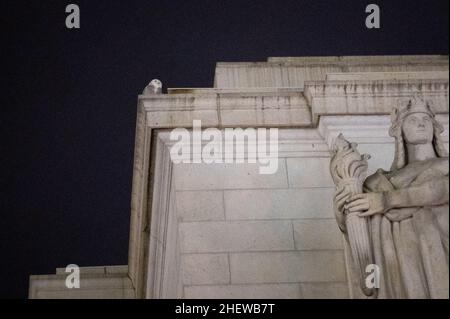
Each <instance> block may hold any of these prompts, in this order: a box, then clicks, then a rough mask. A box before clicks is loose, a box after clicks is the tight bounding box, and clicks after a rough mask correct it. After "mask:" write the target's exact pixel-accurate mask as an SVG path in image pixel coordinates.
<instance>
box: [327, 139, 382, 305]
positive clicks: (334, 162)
mask: <svg viewBox="0 0 450 319" xmlns="http://www.w3.org/2000/svg"><path fill="white" fill-rule="evenodd" d="M369 158H370V156H369V155H367V154H364V155H361V154H360V153H359V152H358V150H357V144H356V143H350V142H348V141H347V140H346V139H345V138H344V136H343V135H342V134H340V135H339V136H338V137H337V138H336V140H335V141H334V145H333V155H332V158H331V162H330V172H331V176H332V178H333V181H334V184H335V186H336V189H342V188H345V189H346V190H347V191H350V193H351V194H352V195H355V194H361V193H362V192H363V184H364V180H365V179H366V177H367V167H368V164H367V160H368V159H369ZM358 214H359V212H356V213H349V212H348V211H344V216H345V217H344V218H345V227H346V233H347V236H348V242H349V244H350V250H351V255H352V257H353V262H354V263H355V265H356V268H357V270H358V271H359V282H360V287H361V289H362V292H363V293H364V295H366V296H372V297H373V296H374V294H375V293H376V292H375V290H374V289H373V288H368V287H367V286H366V283H365V278H366V275H367V274H366V269H367V266H368V265H370V264H374V258H373V253H372V247H371V238H370V231H369V222H368V219H367V218H366V217H360V216H358Z"/></svg>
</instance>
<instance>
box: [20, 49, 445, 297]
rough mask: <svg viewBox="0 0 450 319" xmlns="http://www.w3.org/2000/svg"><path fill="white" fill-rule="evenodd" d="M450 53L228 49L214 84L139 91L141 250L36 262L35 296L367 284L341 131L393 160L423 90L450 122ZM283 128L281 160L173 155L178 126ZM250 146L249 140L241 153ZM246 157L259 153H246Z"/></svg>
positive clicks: (255, 292)
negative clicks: (347, 190) (262, 163)
mask: <svg viewBox="0 0 450 319" xmlns="http://www.w3.org/2000/svg"><path fill="white" fill-rule="evenodd" d="M448 77H449V75H448V56H364V57H363V56H355V57H287V58H269V59H268V60H267V62H258V63H218V64H217V67H216V72H215V78H214V87H213V88H202V89H195V88H193V89H191V88H169V89H168V92H167V94H152V93H151V91H150V90H146V91H145V92H146V94H144V95H140V96H139V98H138V115H137V125H136V140H135V143H136V144H135V155H134V174H133V191H132V203H131V232H130V244H129V261H128V265H126V266H106V267H86V268H82V269H81V287H80V289H67V288H66V287H65V279H66V277H67V274H66V273H65V272H64V269H57V271H56V274H55V275H47V276H31V278H30V292H29V296H30V298H297V299H301V298H359V297H361V296H360V294H359V293H358V290H357V289H356V288H355V287H356V286H355V283H354V279H355V276H354V274H353V273H352V269H351V267H350V266H349V264H350V262H349V256H348V251H347V249H346V246H345V245H344V241H343V237H342V234H341V232H340V230H339V228H338V227H337V224H336V221H335V219H334V214H333V207H332V205H333V201H332V198H333V193H334V184H333V181H332V179H331V176H330V173H329V162H330V156H331V154H330V148H331V145H332V142H333V139H334V138H335V137H336V136H337V135H338V134H339V133H343V134H344V135H345V136H346V137H347V138H348V139H351V140H352V141H354V142H356V143H358V144H359V150H360V151H361V152H364V153H369V154H371V156H372V158H371V160H370V161H369V173H373V172H374V171H375V170H376V169H377V168H380V167H381V168H384V169H386V170H389V168H390V165H391V163H392V160H393V155H394V145H393V138H392V137H390V136H389V135H388V130H389V126H390V118H389V114H390V113H391V110H392V108H393V107H394V106H396V105H399V104H400V103H405V102H407V101H408V100H409V99H410V98H411V97H412V96H414V95H420V96H421V97H422V98H424V99H426V100H427V101H430V103H432V105H433V108H434V111H435V112H436V113H437V120H438V121H439V122H440V123H442V124H443V125H444V127H445V133H444V135H443V138H444V141H445V143H446V147H447V149H448V121H449V118H448V111H449V95H448V94H449V86H448V84H449V80H448ZM194 120H201V123H202V128H203V129H208V128H217V129H219V130H220V131H223V130H225V129H226V128H242V129H245V128H277V129H278V169H277V170H276V173H275V174H271V175H263V174H260V173H259V171H258V165H257V164H254V163H248V162H245V163H232V164H230V163H228V164H206V163H192V164H188V163H182V164H175V163H173V162H172V161H171V158H170V149H171V146H173V145H174V143H175V142H174V141H173V140H171V139H170V133H171V130H172V129H175V128H186V129H188V130H190V129H192V127H193V121H194ZM238 155H239V154H236V156H238ZM240 155H242V156H243V157H244V158H245V154H240Z"/></svg>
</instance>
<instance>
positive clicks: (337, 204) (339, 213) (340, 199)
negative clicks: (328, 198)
mask: <svg viewBox="0 0 450 319" xmlns="http://www.w3.org/2000/svg"><path fill="white" fill-rule="evenodd" d="M351 195H352V194H351V192H350V191H349V190H348V189H347V188H346V187H340V188H339V189H338V190H337V191H336V193H335V194H334V215H335V217H336V221H337V223H338V225H339V228H340V229H341V230H342V231H343V232H345V231H346V230H345V215H344V205H345V203H346V201H347V200H348V199H349V198H350V196H351Z"/></svg>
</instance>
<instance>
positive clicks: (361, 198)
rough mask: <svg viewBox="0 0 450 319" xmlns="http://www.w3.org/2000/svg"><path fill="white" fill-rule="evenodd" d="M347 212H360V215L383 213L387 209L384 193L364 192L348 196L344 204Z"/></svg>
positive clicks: (367, 215)
mask: <svg viewBox="0 0 450 319" xmlns="http://www.w3.org/2000/svg"><path fill="white" fill-rule="evenodd" d="M344 208H345V209H347V210H348V212H349V213H356V212H360V214H359V216H360V217H369V216H372V215H376V214H384V213H385V212H386V211H388V210H389V207H388V205H387V201H386V195H385V193H364V194H357V195H353V196H351V197H350V199H349V200H348V202H347V203H346V204H345V206H344Z"/></svg>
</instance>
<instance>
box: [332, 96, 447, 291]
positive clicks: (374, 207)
mask: <svg viewBox="0 0 450 319" xmlns="http://www.w3.org/2000/svg"><path fill="white" fill-rule="evenodd" d="M442 132H443V127H442V126H441V125H440V124H439V123H438V122H437V121H436V119H435V115H434V113H433V112H432V110H431V108H430V105H429V103H427V102H425V101H424V100H422V99H420V98H416V97H415V98H413V99H412V100H410V101H409V103H408V104H407V105H405V106H402V107H399V108H396V109H394V111H393V113H392V126H391V129H390V135H391V136H393V137H394V138H395V158H394V163H393V164H392V168H391V170H390V171H384V170H382V169H379V170H378V171H377V172H376V173H375V174H374V175H372V176H369V177H368V178H367V179H366V178H365V173H366V168H367V161H366V160H367V159H368V156H361V155H360V154H359V153H358V152H357V150H356V144H351V143H349V142H347V141H346V140H345V139H344V138H343V136H342V135H341V136H339V137H338V138H337V139H336V142H335V146H334V156H333V158H332V160H331V167H330V169H331V174H332V176H333V179H334V182H335V184H336V188H337V189H336V194H335V198H334V207H335V215H336V220H337V222H338V225H339V228H340V229H341V230H342V231H343V232H344V234H345V237H346V239H347V241H348V243H349V246H350V251H351V254H352V257H353V261H354V266H355V268H356V269H357V270H358V272H359V280H360V284H361V290H362V292H363V293H364V294H365V295H366V296H368V297H371V298H414V299H417V298H448V297H449V268H448V249H449V247H448V244H449V211H448V209H449V206H448V205H449V178H448V171H449V162H448V153H447V151H446V150H445V147H444V145H443V142H442V140H441V137H440V135H441V133H442ZM368 265H376V266H377V267H378V269H379V286H378V287H375V288H374V287H368V286H367V284H366V282H365V281H364V277H365V276H367V272H366V271H367V266H368Z"/></svg>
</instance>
